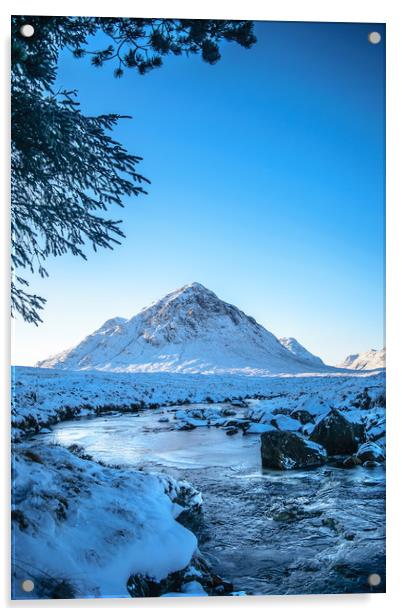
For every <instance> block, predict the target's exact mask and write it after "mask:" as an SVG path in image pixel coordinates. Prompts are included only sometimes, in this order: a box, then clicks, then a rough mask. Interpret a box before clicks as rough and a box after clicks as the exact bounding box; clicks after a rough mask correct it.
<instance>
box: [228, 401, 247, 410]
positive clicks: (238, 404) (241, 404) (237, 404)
mask: <svg viewBox="0 0 402 616" xmlns="http://www.w3.org/2000/svg"><path fill="white" fill-rule="evenodd" d="M232 406H235V407H237V408H240V409H246V408H248V404H247V402H245V400H232Z"/></svg>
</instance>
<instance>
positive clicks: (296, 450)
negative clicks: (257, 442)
mask: <svg viewBox="0 0 402 616" xmlns="http://www.w3.org/2000/svg"><path fill="white" fill-rule="evenodd" d="M261 459H262V465H263V466H264V467H265V468H272V469H277V470H292V469H297V468H312V467H315V466H320V465H321V464H324V463H325V462H326V459H327V452H326V451H325V449H324V448H323V447H321V446H320V445H318V444H317V443H314V442H312V441H309V440H307V439H305V438H303V437H302V436H301V435H300V434H296V433H294V432H289V431H275V432H265V433H264V434H262V435H261Z"/></svg>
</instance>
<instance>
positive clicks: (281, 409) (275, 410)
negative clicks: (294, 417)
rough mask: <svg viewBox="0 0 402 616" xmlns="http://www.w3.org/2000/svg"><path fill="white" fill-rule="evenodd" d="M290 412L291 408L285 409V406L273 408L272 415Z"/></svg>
mask: <svg viewBox="0 0 402 616" xmlns="http://www.w3.org/2000/svg"><path fill="white" fill-rule="evenodd" d="M290 413H291V409H286V408H280V409H274V410H273V411H272V415H290Z"/></svg>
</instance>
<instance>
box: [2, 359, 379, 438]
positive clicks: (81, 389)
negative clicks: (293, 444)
mask: <svg viewBox="0 0 402 616" xmlns="http://www.w3.org/2000/svg"><path fill="white" fill-rule="evenodd" d="M12 378H13V396H12V428H13V437H14V439H18V438H21V437H23V436H24V435H27V434H30V433H31V434H33V433H35V432H38V431H39V430H40V429H41V428H44V427H46V426H47V425H51V424H53V423H57V422H58V421H61V420H63V419H71V418H73V417H74V416H79V417H82V416H85V415H87V414H91V413H95V412H96V411H105V410H110V411H112V410H135V409H136V408H137V407H141V406H147V405H153V404H155V405H158V406H159V405H161V404H181V403H183V402H187V403H188V402H192V403H202V402H223V401H225V400H226V399H230V400H233V399H236V398H256V397H265V398H270V397H274V396H280V400H278V401H277V402H271V403H269V404H268V406H265V408H272V409H273V408H274V407H275V405H279V406H282V407H284V406H286V407H287V408H295V406H297V408H298V409H303V408H305V409H307V410H309V411H310V412H314V413H315V414H317V413H323V412H325V411H326V410H329V409H330V407H332V406H333V407H335V408H343V407H345V408H348V409H349V408H350V403H351V401H353V399H354V398H355V397H356V396H358V395H361V394H362V392H363V391H364V389H365V388H367V391H368V392H369V395H370V396H371V398H375V397H376V396H378V395H380V394H382V395H385V374H384V372H383V371H379V372H374V373H370V372H369V373H362V372H360V373H351V376H349V375H347V376H345V375H344V374H342V375H338V376H336V375H335V376H334V375H333V374H331V375H317V376H314V375H313V376H311V375H310V376H304V375H301V376H289V377H251V376H233V375H226V376H214V375H203V374H197V375H187V374H169V373H163V374H149V373H137V374H133V373H129V374H122V373H118V374H116V373H107V372H96V371H94V372H78V371H75V372H67V371H63V370H51V369H43V368H42V369H41V368H24V367H15V368H13V375H12ZM289 405H290V406H289Z"/></svg>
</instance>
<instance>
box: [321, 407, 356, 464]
mask: <svg viewBox="0 0 402 616" xmlns="http://www.w3.org/2000/svg"><path fill="white" fill-rule="evenodd" d="M310 439H311V440H312V441H314V442H316V443H319V444H320V445H322V446H323V447H325V449H326V450H327V452H328V454H329V455H330V456H336V455H350V454H353V453H356V451H357V449H358V447H359V445H360V443H363V442H364V441H365V440H366V430H365V428H364V425H363V424H362V423H357V422H353V421H350V420H349V419H347V417H345V415H344V414H343V413H341V412H340V411H337V410H336V409H332V410H331V411H330V412H329V413H328V414H327V415H325V417H323V419H321V421H319V422H318V423H317V425H316V426H315V428H314V430H313V431H312V433H311V434H310Z"/></svg>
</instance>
